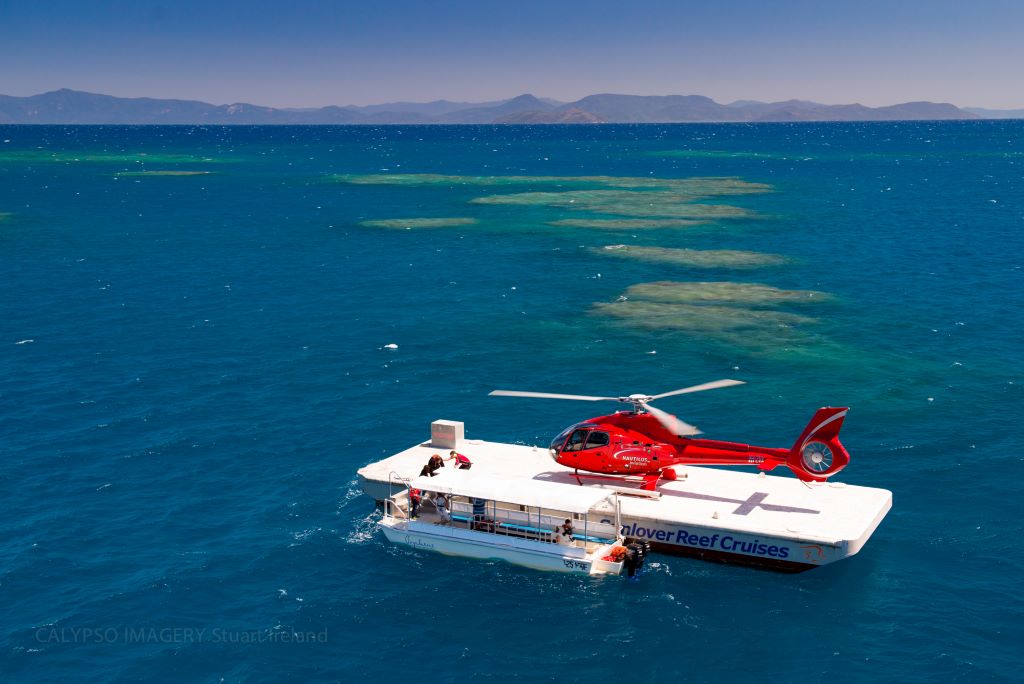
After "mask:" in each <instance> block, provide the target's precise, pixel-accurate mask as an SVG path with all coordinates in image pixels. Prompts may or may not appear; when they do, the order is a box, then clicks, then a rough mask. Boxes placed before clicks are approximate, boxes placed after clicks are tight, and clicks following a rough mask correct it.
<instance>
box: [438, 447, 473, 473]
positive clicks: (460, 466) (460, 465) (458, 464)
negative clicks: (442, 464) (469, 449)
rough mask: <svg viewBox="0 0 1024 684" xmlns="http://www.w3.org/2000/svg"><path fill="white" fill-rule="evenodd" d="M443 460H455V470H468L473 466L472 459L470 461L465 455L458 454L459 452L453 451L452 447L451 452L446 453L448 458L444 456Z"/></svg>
mask: <svg viewBox="0 0 1024 684" xmlns="http://www.w3.org/2000/svg"><path fill="white" fill-rule="evenodd" d="M444 460H446V461H451V460H454V461H455V469H456V470H469V469H470V468H472V467H473V462H472V461H470V460H469V459H468V458H466V456H465V455H463V454H460V453H459V452H457V451H455V450H454V449H452V451H451V453H449V454H448V458H446V459H444Z"/></svg>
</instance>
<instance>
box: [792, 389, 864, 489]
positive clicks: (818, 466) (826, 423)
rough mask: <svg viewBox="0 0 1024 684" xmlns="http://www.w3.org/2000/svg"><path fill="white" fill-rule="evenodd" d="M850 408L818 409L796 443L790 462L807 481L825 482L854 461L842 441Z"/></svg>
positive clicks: (799, 475) (800, 476) (793, 468)
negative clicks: (851, 460)
mask: <svg viewBox="0 0 1024 684" xmlns="http://www.w3.org/2000/svg"><path fill="white" fill-rule="evenodd" d="M849 410H850V409H849V408H845V407H842V408H832V407H825V408H820V409H818V410H817V411H816V412H815V414H814V417H812V418H811V421H810V422H809V423H807V427H805V428H804V431H803V432H802V433H801V434H800V437H798V438H797V440H796V442H795V443H794V444H793V448H792V449H790V451H789V456H788V457H787V458H786V465H787V466H789V469H790V470H792V471H793V472H794V473H796V475H797V477H799V478H800V479H801V480H805V481H813V482H824V481H825V480H827V479H828V478H829V476H831V475H834V474H835V473H837V472H839V471H840V470H842V469H843V468H844V467H845V466H846V464H847V463H849V462H850V454H849V453H848V452H847V451H846V448H845V447H844V446H843V444H842V442H840V441H839V430H840V429H841V428H842V427H843V419H844V418H846V412H847V411H849Z"/></svg>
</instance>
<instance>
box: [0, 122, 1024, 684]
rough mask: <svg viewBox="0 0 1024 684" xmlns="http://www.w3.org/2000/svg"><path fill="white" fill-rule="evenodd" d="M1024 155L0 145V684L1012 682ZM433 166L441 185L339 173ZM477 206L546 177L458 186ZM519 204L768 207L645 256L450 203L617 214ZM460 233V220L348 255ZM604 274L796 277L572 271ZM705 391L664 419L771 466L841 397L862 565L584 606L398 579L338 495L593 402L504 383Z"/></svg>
mask: <svg viewBox="0 0 1024 684" xmlns="http://www.w3.org/2000/svg"><path fill="white" fill-rule="evenodd" d="M1022 136H1024V123H1021V122H951V123H929V122H921V123H899V124H799V125H784V124H769V125H687V126H596V127H573V126H566V127H562V126H557V127H539V128H522V127H387V128H343V127H340V128H332V127H325V128H288V127H280V128H243V127H239V128H185V127H182V128H162V127H154V128H145V127H143V128H103V127H95V128H90V127H11V126H7V127H0V255H2V259H3V278H0V350H2V351H0V359H2V363H0V451H2V454H0V456H2V458H0V488H2V489H0V491H2V493H3V500H4V501H5V503H6V506H5V510H6V514H5V515H4V516H3V517H2V518H0V605H3V607H4V610H3V612H2V621H0V675H2V676H0V679H3V680H4V681H52V680H58V679H73V680H76V681H96V682H102V681H231V682H234V681H282V680H287V679H292V680H296V681H342V680H345V681H349V680H351V679H352V677H354V676H401V677H411V676H415V677H427V678H429V679H430V680H432V681H440V682H447V681H467V680H470V679H472V680H474V681H524V682H533V681H565V680H580V679H584V678H587V679H593V680H596V681H621V680H622V678H623V677H626V676H634V675H636V674H637V673H644V674H645V675H650V676H655V677H658V676H660V677H684V678H687V679H690V680H696V681H723V680H733V679H744V680H753V681H768V680H773V681H775V680H778V679H779V678H783V679H785V680H792V679H797V678H800V679H802V680H808V681H823V680H830V681H832V680H838V681H868V680H877V679H879V678H884V679H887V680H898V681H917V680H921V681H926V680H927V681H933V680H936V679H942V680H954V681H986V680H993V681H997V680H1009V679H1016V678H1017V677H1018V668H1019V656H1018V655H1017V650H1018V649H1019V643H1020V640H1021V637H1022V636H1024V630H1022V627H1021V619H1020V616H1021V613H1022V608H1024V604H1022V600H1021V598H1020V596H1021V591H1022V589H1024V586H1022V584H1024V582H1022V577H1024V551H1022V547H1021V544H1020V539H1021V536H1022V534H1024V529H1022V524H1021V522H1020V517H1019V515H1018V512H1019V506H1020V504H1019V501H1020V497H1021V485H1020V481H1021V475H1022V474H1024V473H1022V467H1021V456H1020V452H1019V449H1018V446H1017V444H1016V442H1017V434H1016V428H1017V426H1018V424H1019V412H1020V407H1021V398H1022V396H1021V386H1022V382H1024V380H1022V377H1021V370H1020V369H1021V362H1022V360H1024V359H1022V356H1024V354H1022V350H1021V342H1020V340H1021V339H1024V330H1022V328H1024V323H1022V312H1024V288H1022V285H1021V275H1022V271H1021V267H1022V264H1024V261H1022V260H1024V238H1022V231H1021V228H1022V227H1024V137H1022ZM140 171H145V172H152V171H208V172H209V173H205V174H202V175H159V174H152V173H145V174H141V175H138V172H140ZM126 172H127V173H126ZM424 173H435V174H447V175H451V176H458V177H460V178H456V179H447V180H445V181H443V182H440V183H436V184H427V185H423V184H413V185H409V184H408V183H403V184H394V180H393V179H392V183H390V184H372V185H367V184H354V183H346V182H341V181H340V180H339V179H337V178H335V177H334V176H335V175H337V174H351V175H355V176H362V175H365V174H424ZM492 176H500V177H506V176H526V177H533V178H534V180H532V181H531V180H529V179H527V180H523V181H519V182H518V184H514V185H497V186H495V185H481V184H480V183H481V181H480V180H479V179H480V178H489V177H492ZM540 176H548V177H550V176H557V177H577V176H613V177H630V178H638V177H639V178H655V179H685V178H693V177H702V178H703V177H713V178H718V177H735V178H739V179H742V180H743V181H746V182H749V183H762V184H767V185H769V186H771V191H770V192H765V193H755V194H743V195H722V196H713V197H710V198H704V199H701V200H699V202H700V203H705V204H706V203H710V204H715V205H727V206H731V207H738V208H742V209H745V210H746V211H747V212H748V216H747V217H745V218H733V219H715V220H713V221H712V222H710V223H709V224H705V225H700V226H692V227H688V228H674V229H657V230H650V229H638V228H632V229H627V230H622V231H609V230H607V229H594V228H582V227H573V226H568V227H567V226H552V225H550V222H551V221H556V220H564V219H567V218H568V219H581V218H598V219H605V220H622V219H623V218H632V219H637V218H638V217H637V216H636V215H635V214H631V215H629V216H623V215H621V214H615V213H613V212H614V211H625V209H624V208H623V207H624V205H625V203H630V202H632V203H634V204H635V202H636V201H637V198H636V197H635V196H633V194H629V195H628V196H625V195H616V196H614V197H612V198H611V199H610V200H608V202H611V205H609V204H608V202H606V203H605V204H604V205H602V206H601V207H599V208H596V209H595V207H594V206H590V207H589V208H588V207H583V208H579V207H574V206H569V205H565V206H550V205H547V204H540V205H538V204H535V203H530V204H527V205H523V204H522V203H520V204H494V203H483V204H481V203H478V202H477V203H474V202H472V201H471V200H474V199H479V198H487V197H492V196H495V195H502V194H517V193H524V192H530V191H540V192H565V191H572V190H577V191H578V190H591V191H594V190H602V189H604V190H607V189H608V188H606V187H604V186H601V185H599V184H598V185H595V181H592V180H591V181H571V180H565V179H563V180H561V181H551V180H548V181H542V180H538V179H537V177H540ZM645 191H651V190H644V189H639V190H637V189H632V190H629V189H627V190H625V192H626V193H637V192H645ZM619 192H623V190H622V189H621V188H619ZM655 192H656V191H655ZM661 199H663V197H659V196H657V195H655V196H653V197H652V198H651V201H652V205H653V204H657V203H658V202H659V201H661ZM581 201H582V200H581ZM651 211H664V208H663V207H662V208H661V209H652V210H651ZM452 217H456V218H468V219H474V220H475V221H477V222H476V223H474V224H472V225H462V226H453V227H447V228H420V229H413V230H402V229H398V230H389V229H384V228H375V227H369V226H364V225H360V222H362V221H373V220H387V219H409V218H452ZM640 218H643V217H640ZM609 244H630V245H643V246H655V247H668V248H686V249H701V250H708V249H730V250H743V251H752V252H764V253H772V254H778V255H783V256H785V257H787V258H788V259H789V261H788V262H787V263H786V264H784V265H776V266H768V267H763V268H755V269H743V270H740V269H732V268H718V269H698V268H694V267H691V266H686V265H672V264H664V263H646V262H642V261H635V260H630V259H611V258H608V257H607V256H604V255H602V254H600V253H599V252H597V253H595V252H594V251H592V250H590V249H589V248H592V247H601V246H604V245H609ZM655 281H682V282H694V281H697V282H704V281H729V282H737V283H761V284H764V285H769V286H772V287H776V288H782V289H799V290H814V291H817V292H820V293H827V294H828V295H830V298H828V299H827V300H826V299H824V298H823V299H820V300H817V301H815V302H812V303H809V304H793V303H783V304H778V303H773V302H763V301H762V302H759V303H757V304H756V306H754V307H753V308H750V307H747V306H746V305H744V306H739V305H737V304H736V303H735V302H726V305H727V306H729V307H733V309H735V308H741V309H743V311H741V312H740V316H741V317H747V318H752V317H753V316H752V314H751V313H750V312H751V311H753V312H754V313H757V312H760V315H761V316H762V318H761V319H758V320H761V321H762V322H752V323H749V324H748V325H746V326H745V327H742V328H739V329H736V328H729V329H727V330H724V329H723V326H725V325H726V324H725V323H723V318H722V315H721V314H712V313H708V312H707V311H706V310H704V309H702V310H699V311H694V310H687V312H686V315H681V314H680V313H679V312H678V311H675V312H674V313H669V314H664V313H662V314H659V315H658V316H654V315H653V314H652V313H651V311H650V310H649V309H643V308H640V309H636V308H631V309H628V312H629V315H628V316H625V317H619V318H612V317H609V316H607V315H602V314H601V313H600V312H601V309H595V308H594V304H595V303H599V302H604V303H611V302H615V301H616V300H617V299H618V298H619V297H620V296H621V295H622V294H623V293H624V292H625V291H626V290H627V288H629V287H631V286H633V285H636V284H638V283H648V282H655ZM631 302H635V298H632V299H629V300H627V302H626V303H627V304H629V303H631ZM620 303H621V302H620ZM733 309H730V311H731V310H733ZM765 312H767V313H765ZM781 315H789V316H793V315H796V316H801V317H804V318H806V319H813V321H809V320H803V319H800V322H794V321H795V320H796V319H791V318H784V317H783V318H779V316H781ZM765 317H766V318H765ZM666 321H667V323H666ZM764 321H767V322H764ZM780 321H789V322H788V323H786V324H785V325H782V326H780V325H779V323H780ZM726 327H727V326H726ZM389 343H395V344H397V345H398V349H395V350H386V349H382V347H383V346H384V345H385V344H389ZM652 351H656V352H657V353H656V354H651V353H649V352H652ZM720 377H739V378H742V379H744V380H747V381H748V382H749V384H748V385H746V386H744V387H739V388H731V389H727V390H721V391H718V392H710V393H706V394H703V395H699V396H692V397H686V398H679V399H670V400H666V401H665V402H664V403H663V404H662V406H663V407H664V408H666V409H668V410H671V411H673V412H678V413H680V415H681V416H682V417H684V418H685V419H686V420H688V421H690V422H694V423H696V424H698V425H700V426H701V427H702V428H703V429H704V430H705V432H706V433H707V434H708V435H709V436H711V437H716V438H724V439H736V440H741V441H750V442H755V443H762V444H769V445H774V444H779V445H786V444H789V443H791V442H792V440H793V439H794V438H795V436H796V435H797V433H798V432H799V431H800V429H801V428H802V427H803V425H804V424H805V422H806V421H807V419H808V418H809V417H810V415H811V413H812V412H813V411H814V409H815V408H817V407H818V406H821V405H825V404H832V405H849V406H851V407H852V410H851V412H850V415H849V417H848V420H847V422H846V425H845V426H844V429H843V441H844V443H845V444H846V445H847V447H848V448H849V449H850V451H851V453H852V455H853V460H852V462H851V464H850V466H849V467H848V468H847V469H846V470H845V471H844V472H843V473H842V475H841V479H842V480H843V481H845V482H849V483H851V484H862V485H868V486H877V487H884V488H887V489H890V490H892V491H893V493H894V508H893V510H892V512H891V513H890V514H889V516H888V517H887V518H886V520H885V521H884V522H883V524H882V526H881V527H880V528H879V530H878V531H877V532H876V534H875V536H874V537H873V538H872V539H871V541H870V542H869V543H868V545H867V546H866V547H865V549H864V550H863V551H862V552H861V553H860V554H859V555H857V556H855V557H853V558H851V559H849V560H846V561H843V562H841V563H838V564H836V565H833V566H829V567H826V568H820V569H817V570H814V571H811V572H808V573H804V574H801V575H796V576H792V575H779V574H774V573H769V572H763V571H757V570H750V569H743V568H736V567H730V566H719V565H711V564H706V563H702V562H699V561H693V560H688V559H681V558H665V557H658V558H655V563H654V564H653V567H651V568H650V569H649V571H648V572H647V574H646V575H645V576H644V577H643V579H642V581H641V582H639V583H636V584H626V583H624V582H621V581H616V580H605V581H583V582H581V581H579V579H577V578H571V577H560V576H551V575H546V574H542V573H535V572H531V571H526V570H520V569H516V568H511V567H508V566H504V565H494V564H488V563H474V562H466V561H460V560H458V559H450V558H443V557H437V556H429V555H423V554H412V555H411V556H410V555H409V554H406V553H400V552H397V551H395V550H394V549H392V548H390V547H389V546H387V545H386V544H385V542H384V541H383V539H382V537H381V536H380V535H379V534H376V533H375V532H374V521H375V519H376V514H375V512H374V508H373V504H372V502H371V501H370V500H369V499H367V498H366V497H364V496H363V495H362V494H361V493H360V491H359V490H358V487H357V486H356V484H355V470H356V468H358V467H359V466H360V465H362V464H364V463H366V462H367V461H370V460H374V459H377V458H379V457H381V456H383V455H386V454H389V453H392V452H394V451H397V450H399V449H403V448H405V447H407V446H410V445H411V444H413V443H415V442H417V441H419V440H421V439H422V438H423V437H424V436H425V435H426V434H427V430H428V426H429V422H430V421H431V420H433V419H435V418H440V417H446V418H452V419H457V420H463V421H465V422H466V426H467V431H468V432H469V435H470V436H471V437H479V438H484V439H491V440H499V441H515V442H522V443H546V442H547V441H548V440H549V439H550V437H551V436H552V435H554V434H555V433H557V432H558V431H559V430H560V429H561V428H562V427H564V426H565V425H567V424H569V423H572V422H574V421H576V420H578V419H580V418H583V417H586V416H587V415H589V409H590V408H592V407H590V406H582V408H581V405H575V404H570V403H568V402H566V403H565V404H563V403H561V402H544V403H539V404H537V403H531V402H529V401H517V400H511V399H505V400H501V399H489V398H487V397H486V393H487V392H488V391H489V390H491V389H493V388H496V387H503V388H519V389H536V390H542V391H555V392H559V391H562V392H580V393H596V394H607V393H622V392H627V393H629V392H635V391H640V392H652V393H653V392H660V391H665V390H668V389H672V388H675V387H682V386H685V385H690V384H696V383H699V382H703V381H706V380H711V379H715V378H720ZM300 641H301V642H300Z"/></svg>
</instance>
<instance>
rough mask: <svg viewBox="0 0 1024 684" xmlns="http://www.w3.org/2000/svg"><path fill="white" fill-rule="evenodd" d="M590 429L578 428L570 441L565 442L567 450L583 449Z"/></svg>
mask: <svg viewBox="0 0 1024 684" xmlns="http://www.w3.org/2000/svg"><path fill="white" fill-rule="evenodd" d="M588 432H589V430H576V431H575V432H573V433H572V435H571V436H570V437H569V441H567V442H566V443H565V451H582V450H583V448H584V447H583V445H584V444H585V443H586V441H587V433H588Z"/></svg>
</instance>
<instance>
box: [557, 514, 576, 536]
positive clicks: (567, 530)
mask: <svg viewBox="0 0 1024 684" xmlns="http://www.w3.org/2000/svg"><path fill="white" fill-rule="evenodd" d="M559 529H560V531H561V534H562V536H563V537H568V538H569V539H572V535H573V534H575V530H573V529H572V521H571V520H569V519H568V518H567V519H566V521H565V522H564V523H562V525H561V527H560V528H559Z"/></svg>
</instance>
